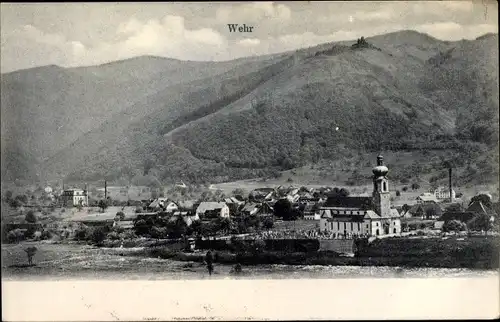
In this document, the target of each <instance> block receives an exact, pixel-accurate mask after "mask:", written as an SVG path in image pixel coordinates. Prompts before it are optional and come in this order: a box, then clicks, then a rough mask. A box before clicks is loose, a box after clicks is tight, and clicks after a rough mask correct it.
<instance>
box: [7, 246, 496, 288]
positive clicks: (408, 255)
mask: <svg viewBox="0 0 500 322" xmlns="http://www.w3.org/2000/svg"><path fill="white" fill-rule="evenodd" d="M130 244H131V245H132V244H133V243H130ZM140 244H142V245H141V246H140V247H123V248H120V247H96V246H92V245H88V244H82V243H73V242H72V243H50V242H22V243H20V244H2V273H3V277H2V278H7V279H35V280H39V279H40V278H49V279H58V278H63V279H67V278H71V279H143V278H146V279H191V278H194V279H198V278H208V274H207V272H206V267H205V265H204V263H203V260H204V256H205V254H206V252H207V250H198V251H195V252H185V251H183V250H182V249H179V247H178V246H179V245H175V244H173V245H168V243H167V244H164V243H162V242H160V243H158V242H155V243H150V242H145V241H141V243H140ZM30 246H35V247H37V249H38V251H37V253H36V255H35V257H34V263H35V265H34V266H28V265H27V257H26V253H25V252H24V249H26V248H27V247H30ZM216 253H217V259H216V261H215V267H216V271H215V272H216V274H215V275H214V276H213V277H212V278H219V277H224V278H225V277H229V278H232V277H236V278H240V277H243V278H289V277H293V278H295V277H294V276H299V277H301V278H302V277H303V278H336V277H339V276H341V277H342V276H343V277H349V278H352V277H358V276H367V277H377V276H378V277H384V276H389V277H400V276H426V275H427V274H428V273H427V272H431V273H430V274H438V275H439V276H447V274H451V276H454V274H455V273H457V272H459V273H460V272H468V273H467V274H472V275H474V274H479V275H481V274H484V273H487V272H492V271H493V272H495V273H496V274H498V267H499V264H498V257H499V245H498V241H497V239H493V238H470V239H461V238H457V239H447V240H441V239H410V238H406V239H402V238H400V239H386V240H379V241H376V242H374V243H372V244H370V245H369V247H367V248H364V249H363V250H361V253H360V254H358V256H356V257H343V256H340V255H339V254H336V253H333V252H324V251H319V252H272V251H237V252H235V251H217V252H216ZM236 263H239V264H241V265H242V266H243V274H241V275H240V276H235V275H234V274H232V272H231V271H232V269H233V267H234V265H235V264H236ZM353 267H355V268H353ZM351 268H353V269H351ZM344 272H348V273H345V274H344ZM413 272H418V273H413ZM297 274H298V275H297ZM349 274H352V275H349ZM419 274H420V275H419ZM460 274H461V273H460Z"/></svg>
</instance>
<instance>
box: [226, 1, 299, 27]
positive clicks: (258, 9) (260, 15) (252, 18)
mask: <svg viewBox="0 0 500 322" xmlns="http://www.w3.org/2000/svg"><path fill="white" fill-rule="evenodd" d="M291 17H292V11H291V10H290V8H289V7H288V6H287V5H284V4H275V3H273V2H254V3H247V4H242V5H233V6H227V7H226V6H225V7H220V8H219V9H218V10H217V12H216V18H217V21H221V22H233V23H240V22H241V23H243V22H252V23H256V22H260V21H263V20H268V19H272V20H279V21H288V20H290V19H291Z"/></svg>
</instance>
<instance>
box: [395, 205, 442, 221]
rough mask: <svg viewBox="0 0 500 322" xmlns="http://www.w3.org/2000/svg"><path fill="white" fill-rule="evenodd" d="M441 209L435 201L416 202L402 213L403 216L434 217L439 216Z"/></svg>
mask: <svg viewBox="0 0 500 322" xmlns="http://www.w3.org/2000/svg"><path fill="white" fill-rule="evenodd" d="M442 214H443V211H442V209H441V207H440V206H439V205H438V204H436V203H423V204H416V205H413V206H412V207H410V209H408V210H407V211H406V212H405V213H403V214H402V217H404V218H414V217H418V218H421V219H436V218H439V217H441V215H442Z"/></svg>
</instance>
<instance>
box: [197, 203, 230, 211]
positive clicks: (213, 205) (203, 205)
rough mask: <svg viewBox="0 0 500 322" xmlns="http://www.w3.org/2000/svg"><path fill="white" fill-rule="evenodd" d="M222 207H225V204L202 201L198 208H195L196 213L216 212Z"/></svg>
mask: <svg viewBox="0 0 500 322" xmlns="http://www.w3.org/2000/svg"><path fill="white" fill-rule="evenodd" d="M224 207H227V205H226V203H224V202H212V201H204V202H202V203H200V205H199V206H198V208H196V212H198V213H199V212H202V213H203V212H206V211H210V210H217V209H222V208H224Z"/></svg>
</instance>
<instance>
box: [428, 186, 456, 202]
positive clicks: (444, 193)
mask: <svg viewBox="0 0 500 322" xmlns="http://www.w3.org/2000/svg"><path fill="white" fill-rule="evenodd" d="M431 193H432V194H433V195H434V196H435V197H436V199H438V200H444V199H445V200H450V189H449V188H445V187H438V188H437V189H436V190H434V191H432V192H431ZM451 198H452V200H455V190H453V189H452V190H451Z"/></svg>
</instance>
